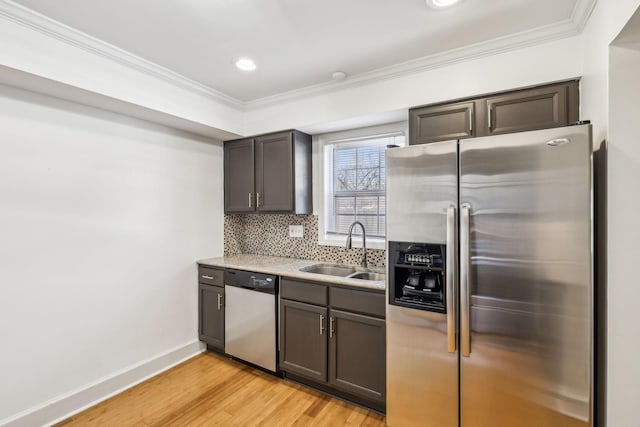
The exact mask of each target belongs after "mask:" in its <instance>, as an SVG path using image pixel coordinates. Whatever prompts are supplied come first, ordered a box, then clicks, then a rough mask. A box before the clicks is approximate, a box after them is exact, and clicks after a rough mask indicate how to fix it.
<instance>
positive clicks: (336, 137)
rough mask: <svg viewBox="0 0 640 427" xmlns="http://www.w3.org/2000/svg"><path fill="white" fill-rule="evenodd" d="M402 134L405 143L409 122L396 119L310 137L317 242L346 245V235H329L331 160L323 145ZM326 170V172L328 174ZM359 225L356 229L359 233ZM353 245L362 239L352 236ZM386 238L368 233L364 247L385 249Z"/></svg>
mask: <svg viewBox="0 0 640 427" xmlns="http://www.w3.org/2000/svg"><path fill="white" fill-rule="evenodd" d="M395 135H404V137H405V144H407V143H408V140H409V133H408V122H397V123H390V124H386V125H379V126H371V127H366V128H358V129H350V130H346V131H341V132H332V133H326V134H321V135H314V136H313V184H314V185H313V206H314V211H313V213H314V214H315V215H318V244H319V245H322V246H345V245H346V242H347V237H346V236H338V235H328V234H327V232H326V226H327V222H328V217H329V215H330V209H331V206H329V205H328V203H327V199H328V198H329V197H328V196H329V194H330V191H331V189H332V187H333V182H332V176H331V173H330V172H329V169H328V168H329V167H330V165H331V160H332V159H325V147H326V146H327V145H334V144H341V143H349V144H353V143H354V142H356V141H358V140H366V139H371V138H379V137H385V136H395ZM328 172H329V173H328ZM359 230H360V229H359V228H358V232H359ZM353 244H354V247H361V245H362V238H361V237H360V236H359V235H354V236H353ZM385 247H386V239H384V238H380V237H372V236H367V248H371V249H385Z"/></svg>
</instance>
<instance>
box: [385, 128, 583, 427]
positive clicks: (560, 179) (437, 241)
mask: <svg viewBox="0 0 640 427" xmlns="http://www.w3.org/2000/svg"><path fill="white" fill-rule="evenodd" d="M591 159H592V145H591V127H590V126H589V125H581V126H572V127H565V128H556V129H545V130H540V131H534V132H523V133H517V134H509V135H499V136H491V137H484V138H475V139H467V140H461V141H447V142H438V143H433V144H426V145H416V146H409V147H404V148H393V149H389V150H387V160H386V161H387V177H386V179H387V184H386V185H387V193H386V198H387V200H386V203H387V210H386V214H387V241H388V244H387V257H388V259H387V269H388V271H387V280H388V283H387V424H388V425H389V426H390V427H407V426H422V427H458V426H461V427H514V426H518V427H547V426H548V427H565V426H566V427H573V426H580V427H584V426H592V425H593V415H592V412H593V411H592V401H593V398H592V388H593V387H592V382H593V373H592V371H593V368H592V366H593V360H592V359H593V349H592V346H593V329H594V325H593V322H594V320H593V319H594V317H593V308H592V307H593V249H592V248H593V243H592V240H593V208H592V204H593V202H592V197H593V195H592V193H593V186H592V166H591V161H592V160H591Z"/></svg>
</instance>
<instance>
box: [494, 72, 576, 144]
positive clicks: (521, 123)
mask: <svg viewBox="0 0 640 427" xmlns="http://www.w3.org/2000/svg"><path fill="white" fill-rule="evenodd" d="M577 93H578V92H577V82H572V83H564V84H557V85H551V86H542V87H537V88H533V89H525V90H520V91H517V92H511V93H507V94H503V95H496V96H491V97H488V98H485V99H483V100H482V101H481V102H482V104H483V108H482V109H486V114H485V118H486V124H485V123H483V124H482V125H481V126H482V129H481V133H482V135H500V134H504V133H513V132H524V131H529V130H537V129H546V128H554V127H561V126H567V125H568V124H569V123H573V122H575V121H577V120H578V117H577V110H578V108H577V105H578V102H579V100H578V95H577ZM574 104H575V105H574Z"/></svg>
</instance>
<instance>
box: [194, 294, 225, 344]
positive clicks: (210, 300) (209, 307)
mask: <svg viewBox="0 0 640 427" xmlns="http://www.w3.org/2000/svg"><path fill="white" fill-rule="evenodd" d="M198 317H199V319H198V320H199V322H198V332H199V338H200V341H204V342H205V343H207V344H208V345H209V346H210V347H213V348H216V349H218V350H221V351H224V288H223V287H220V286H214V285H207V284H204V283H200V284H199V285H198Z"/></svg>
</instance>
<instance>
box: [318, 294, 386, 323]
mask: <svg viewBox="0 0 640 427" xmlns="http://www.w3.org/2000/svg"><path fill="white" fill-rule="evenodd" d="M329 295H330V299H329V300H330V301H331V307H332V308H337V309H340V310H347V311H352V312H356V313H363V314H369V315H371V316H376V317H385V299H384V294H379V293H375V292H372V291H364V290H360V289H349V288H339V287H332V288H331V290H330V293H329Z"/></svg>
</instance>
